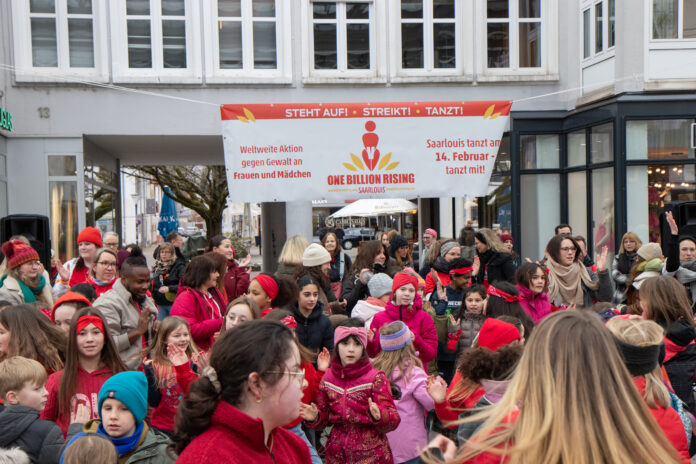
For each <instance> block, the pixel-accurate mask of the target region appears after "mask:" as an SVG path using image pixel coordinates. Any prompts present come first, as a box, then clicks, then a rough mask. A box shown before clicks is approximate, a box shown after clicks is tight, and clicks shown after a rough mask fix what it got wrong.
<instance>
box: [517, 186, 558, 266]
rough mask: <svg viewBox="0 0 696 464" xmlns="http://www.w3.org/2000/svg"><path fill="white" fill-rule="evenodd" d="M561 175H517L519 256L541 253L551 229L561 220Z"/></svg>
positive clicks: (534, 256) (536, 255)
mask: <svg viewBox="0 0 696 464" xmlns="http://www.w3.org/2000/svg"><path fill="white" fill-rule="evenodd" d="M560 191H561V176H560V174H523V175H522V176H521V177H520V193H521V201H520V203H521V211H520V218H521V226H522V229H521V230H522V231H523V233H522V247H521V251H522V255H521V256H529V257H530V258H532V260H535V259H540V258H541V257H543V256H544V250H545V248H546V243H547V242H548V241H549V237H550V236H551V234H553V228H554V227H556V226H557V225H558V224H559V223H560V222H561V213H560V211H561V196H560V195H559V194H558V192H560Z"/></svg>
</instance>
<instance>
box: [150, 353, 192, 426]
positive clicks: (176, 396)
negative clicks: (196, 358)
mask: <svg viewBox="0 0 696 464" xmlns="http://www.w3.org/2000/svg"><path fill="white" fill-rule="evenodd" d="M196 380H198V375H197V374H196V373H195V372H193V370H192V369H191V363H190V362H188V361H186V362H185V363H184V364H181V365H179V366H174V377H173V378H170V379H167V382H166V384H167V385H166V386H164V387H161V388H160V402H159V404H158V405H157V406H156V407H155V408H154V409H153V410H152V415H151V416H150V424H152V425H154V426H155V427H157V428H158V429H160V430H166V431H171V430H174V416H175V415H176V410H177V408H178V407H179V402H180V401H181V399H182V398H183V397H184V396H185V395H187V394H188V392H189V390H190V388H191V384H192V383H193V382H195V381H196Z"/></svg>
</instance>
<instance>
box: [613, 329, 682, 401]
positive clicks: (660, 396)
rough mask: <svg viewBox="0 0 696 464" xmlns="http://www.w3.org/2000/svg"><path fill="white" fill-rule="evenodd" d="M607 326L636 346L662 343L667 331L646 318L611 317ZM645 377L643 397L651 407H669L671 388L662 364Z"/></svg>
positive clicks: (616, 334) (618, 336)
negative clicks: (666, 384) (663, 374)
mask: <svg viewBox="0 0 696 464" xmlns="http://www.w3.org/2000/svg"><path fill="white" fill-rule="evenodd" d="M607 328H608V329H609V331H610V332H611V333H612V334H614V337H616V338H617V339H618V340H620V341H622V342H624V343H626V344H628V345H634V346H652V345H661V344H662V343H663V341H664V337H665V331H664V329H663V328H662V327H660V325H659V324H657V323H655V322H653V321H648V320H645V319H622V318H618V317H614V318H611V319H609V322H608V323H607ZM643 377H645V393H644V394H643V399H644V400H645V402H646V403H648V406H649V407H650V408H651V409H655V408H657V407H658V406H660V407H663V408H667V407H669V406H670V403H671V398H670V396H669V390H667V387H666V386H665V382H664V379H663V378H662V370H661V369H660V366H659V365H658V366H656V367H655V369H653V370H652V371H651V372H648V373H647V374H645V375H644V376H643Z"/></svg>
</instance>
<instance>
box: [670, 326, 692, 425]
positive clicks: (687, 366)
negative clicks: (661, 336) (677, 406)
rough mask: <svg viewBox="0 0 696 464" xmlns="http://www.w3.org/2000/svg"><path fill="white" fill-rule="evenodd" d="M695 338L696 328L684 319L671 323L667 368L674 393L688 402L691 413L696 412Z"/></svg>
mask: <svg viewBox="0 0 696 464" xmlns="http://www.w3.org/2000/svg"><path fill="white" fill-rule="evenodd" d="M662 325H663V326H664V325H666V324H662ZM695 338H696V328H694V326H692V325H691V324H689V323H688V322H687V321H685V320H684V319H680V320H678V321H675V322H672V323H670V324H669V329H668V330H667V335H666V336H665V354H666V357H665V363H664V366H665V370H666V371H667V375H668V376H669V381H670V383H671V384H672V388H674V393H676V394H677V396H678V397H679V398H680V399H681V400H682V401H683V402H684V403H686V406H687V408H688V409H689V412H690V413H691V414H696V401H695V400H694V391H693V388H692V386H691V385H692V383H693V379H694V375H696V344H692V343H691V342H692V341H693V340H694V339H695Z"/></svg>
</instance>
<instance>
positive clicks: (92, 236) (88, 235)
mask: <svg viewBox="0 0 696 464" xmlns="http://www.w3.org/2000/svg"><path fill="white" fill-rule="evenodd" d="M101 238H102V237H101V232H100V231H99V229H95V228H94V227H85V228H84V229H82V231H80V235H78V236H77V243H80V242H89V243H94V244H95V245H96V246H97V248H101V247H102V240H101Z"/></svg>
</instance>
